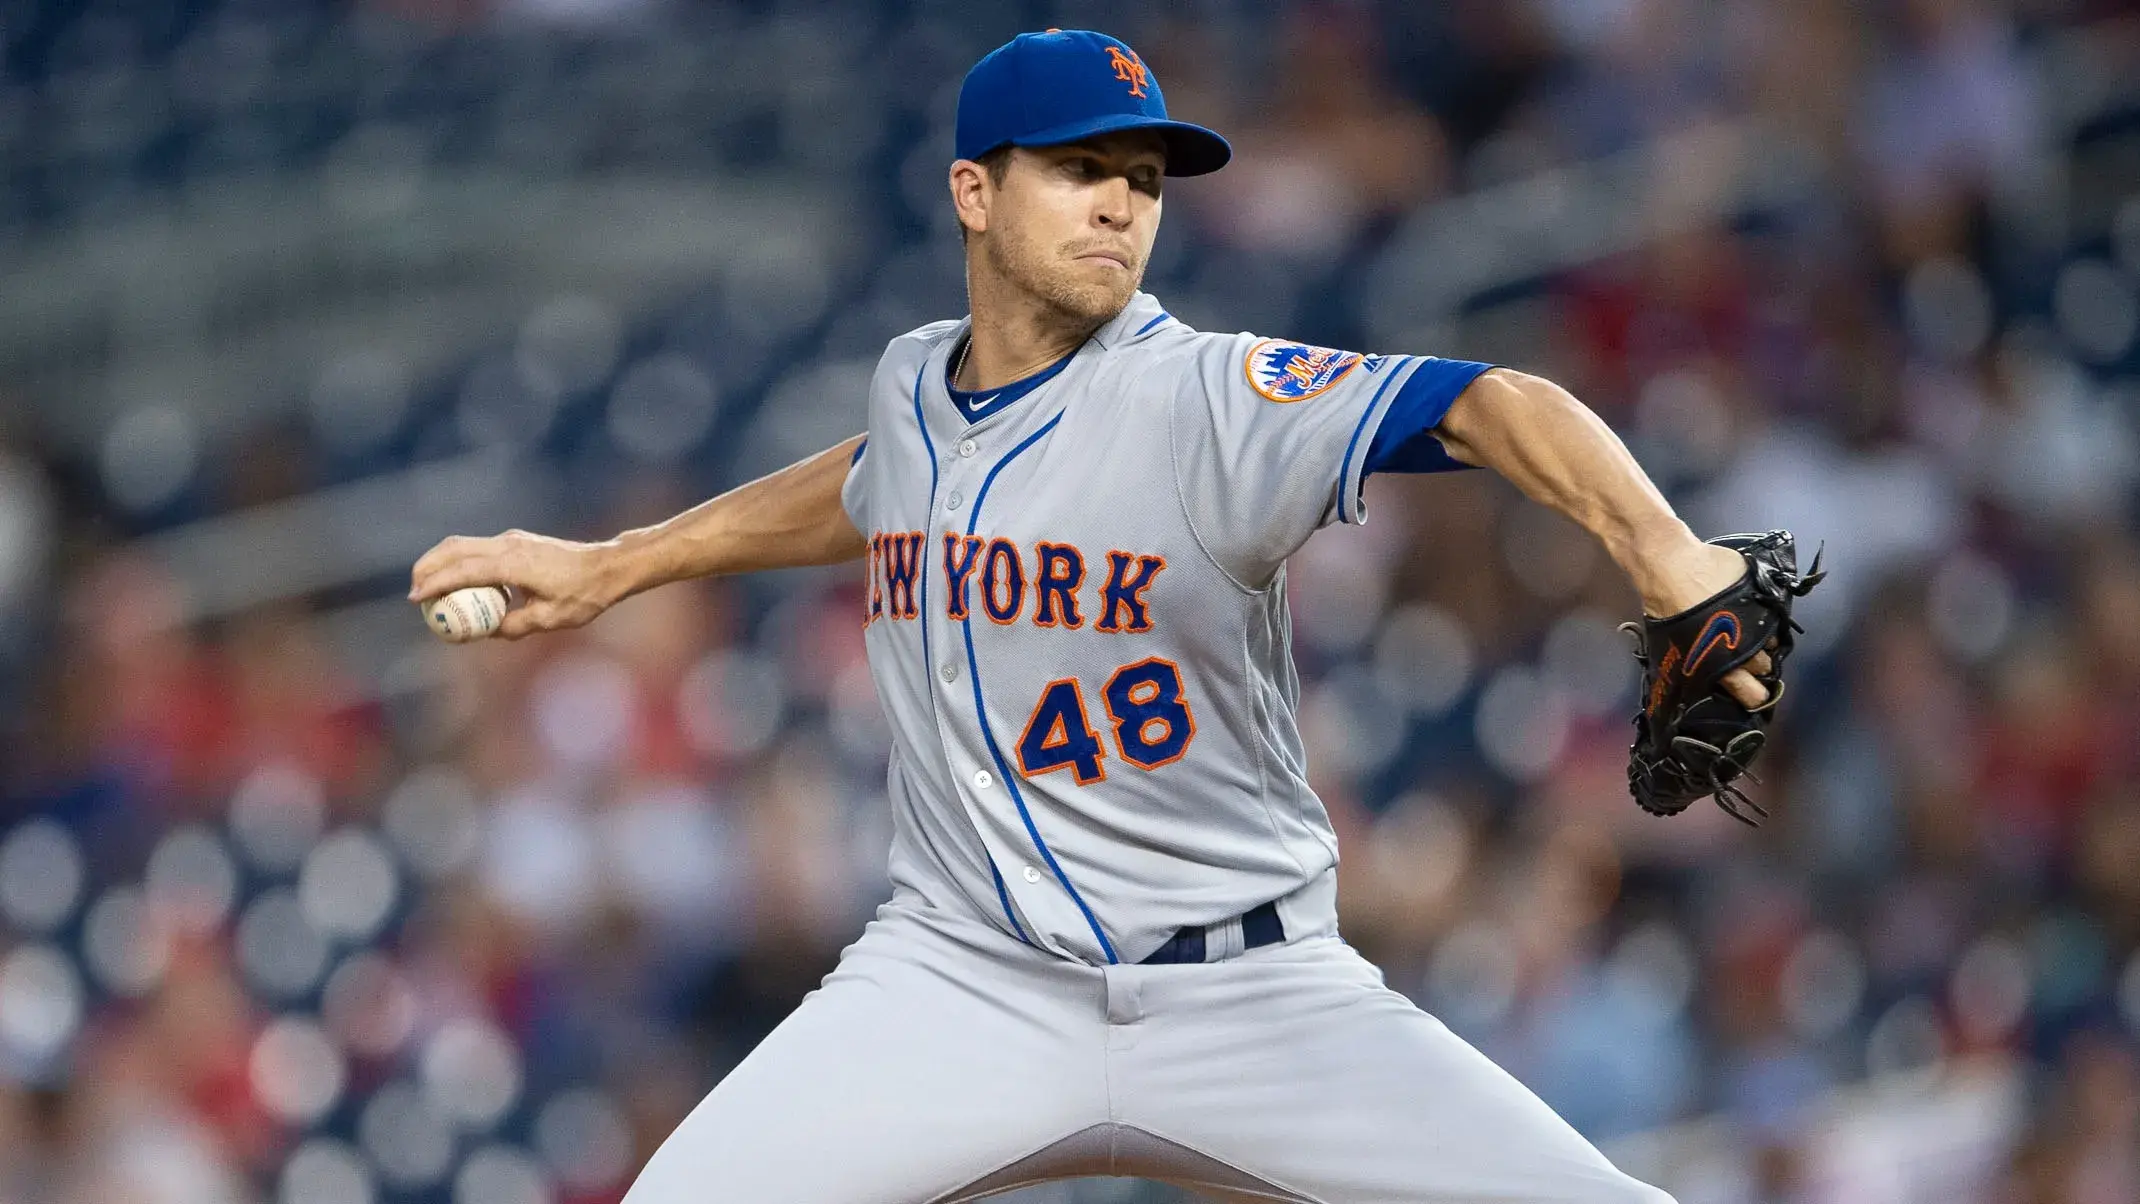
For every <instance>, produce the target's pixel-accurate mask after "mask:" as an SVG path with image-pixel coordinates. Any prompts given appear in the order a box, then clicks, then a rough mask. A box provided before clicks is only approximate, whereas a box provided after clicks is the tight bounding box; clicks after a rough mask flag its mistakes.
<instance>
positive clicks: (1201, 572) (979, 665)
mask: <svg viewBox="0 0 2140 1204" xmlns="http://www.w3.org/2000/svg"><path fill="white" fill-rule="evenodd" d="M964 330H965V323H964V322H943V323H938V324H935V325H932V326H925V327H923V328H921V329H919V330H916V331H914V332H913V333H911V334H908V335H905V336H902V337H900V338H898V339H895V340H894V341H893V342H892V344H891V346H890V348H889V349H888V350H887V351H886V352H885V355H884V358H883V360H882V362H881V363H880V364H879V366H878V368H877V372H876V375H875V378H874V380H873V381H872V383H871V386H870V398H869V437H868V442H867V444H866V445H865V446H864V448H863V452H862V454H861V456H860V457H859V458H858V459H857V460H856V462H855V464H854V466H853V468H852V469H851V471H850V475H849V478H848V480H847V483H846V488H845V491H844V497H843V500H844V504H845V506H846V508H847V511H848V514H849V516H850V517H851V518H852V519H853V520H854V523H855V526H856V528H857V529H858V530H861V531H863V532H865V533H867V534H868V536H869V541H870V549H871V551H870V571H869V591H868V600H867V607H868V611H867V614H866V615H865V622H866V624H867V635H866V640H867V645H868V651H869V661H870V668H871V671H872V672H873V674H874V675H875V678H876V683H877V691H878V696H879V697H880V699H881V700H882V702H883V706H884V710H885V713H886V714H887V715H888V716H889V717H890V721H891V728H892V733H893V753H892V761H891V769H890V777H889V786H890V794H891V799H892V803H893V807H894V811H895V814H896V817H897V818H896V827H895V832H896V835H895V838H894V842H893V848H892V877H893V881H894V884H895V886H896V887H897V888H898V889H900V890H903V891H912V892H914V893H916V894H918V895H920V896H921V897H923V898H924V899H926V900H928V901H929V902H931V903H933V904H937V905H940V906H947V907H960V908H967V909H971V910H972V911H973V912H974V913H975V914H981V915H986V916H988V917H989V918H990V919H991V920H992V921H993V922H995V923H997V924H999V925H1001V926H1002V927H1003V928H1004V929H1005V930H1006V931H1008V932H1011V933H1012V934H1014V935H1016V936H1017V937H1018V938H1019V939H1021V940H1024V941H1027V942H1029V943H1031V944H1034V945H1037V946H1039V947H1041V948H1043V949H1045V950H1048V951H1049V952H1051V953H1054V954H1056V955H1058V956H1061V957H1067V958H1073V959H1076V960H1079V961H1084V962H1089V963H1094V964H1107V963H1112V962H1121V961H1130V962H1134V961H1138V960H1140V959H1142V958H1143V957H1144V956H1145V955H1147V954H1149V953H1150V952H1151V951H1152V950H1153V949H1155V948H1156V947H1158V946H1159V945H1160V944H1161V943H1162V942H1164V941H1166V940H1167V939H1168V937H1169V936H1170V935H1172V934H1173V933H1174V932H1175V931H1176V930H1177V929H1179V928H1181V927H1182V926H1184V925H1192V924H1194V925H1203V924H1212V923H1215V922H1219V921H1223V920H1226V919H1228V918H1230V917H1234V916H1238V915H1240V914H1242V913H1243V912H1245V911H1247V910H1248V909H1250V908H1252V907H1255V906H1257V905H1259V904H1263V903H1267V902H1272V901H1274V900H1275V901H1278V903H1279V914H1280V916H1281V918H1282V920H1283V922H1284V927H1285V931H1286V932H1288V933H1300V934H1306V933H1313V932H1322V931H1329V930H1331V929H1332V928H1333V927H1334V924H1335V897H1334V891H1333V890H1332V889H1330V885H1329V884H1330V881H1331V876H1330V875H1329V874H1328V873H1327V871H1329V870H1330V869H1331V867H1332V866H1333V865H1334V864H1335V862H1336V859H1337V843H1336V838H1335V836H1334V834H1333V833H1332V831H1331V827H1330V820H1329V818H1328V816H1327V815H1326V814H1325V813H1324V810H1323V806H1322V803H1321V802H1320V801H1319V800H1318V799H1317V798H1316V796H1315V793H1314V791H1312V790H1311V789H1309V786H1308V779H1307V767H1306V765H1305V763H1304V759H1303V755H1302V749H1301V742H1300V736H1299V733H1298V731H1297V730H1296V727H1295V723H1294V704H1295V699H1296V694H1297V684H1298V683H1297V681H1296V679H1295V676H1294V670H1293V664H1292V657H1291V654H1290V652H1289V649H1288V646H1287V639H1288V636H1287V615H1286V601H1285V571H1284V567H1283V566H1284V563H1285V560H1286V558H1287V557H1288V556H1289V555H1291V554H1292V553H1293V552H1294V551H1295V550H1297V549H1298V548H1299V547H1300V545H1301V544H1302V542H1303V541H1305V540H1306V539H1307V538H1308V536H1309V535H1311V534H1313V533H1314V532H1315V530H1316V529H1317V528H1318V527H1320V526H1322V525H1324V524H1325V523H1328V522H1331V521H1338V522H1358V521H1360V520H1361V519H1362V518H1364V517H1365V514H1364V508H1363V506H1362V503H1361V498H1360V486H1361V483H1362V480H1363V477H1364V475H1365V461H1366V454H1365V453H1366V451H1367V448H1368V445H1369V442H1370V441H1371V440H1372V438H1373V435H1374V433H1375V432H1374V427H1375V424H1376V423H1377V421H1378V420H1379V418H1380V417H1381V414H1382V413H1383V412H1385V411H1386V409H1387V407H1388V404H1389V402H1390V400H1391V398H1392V397H1393V396H1394V395H1395V394H1397V393H1398V392H1399V391H1401V389H1402V386H1403V384H1404V382H1405V381H1406V380H1407V379H1408V378H1410V377H1411V376H1413V374H1415V373H1418V372H1421V371H1423V370H1427V369H1426V365H1428V364H1429V363H1430V362H1431V361H1428V360H1425V359H1423V358H1421V357H1411V356H1387V357H1385V356H1362V355H1356V354H1352V353H1349V352H1339V351H1332V350H1328V349H1324V348H1316V347H1309V346H1306V345H1303V344H1299V343H1292V342H1286V341H1283V340H1276V339H1259V338H1257V337H1255V336H1253V335H1247V334H1206V333H1201V332H1198V331H1195V330H1192V329H1190V328H1188V327H1187V326H1185V325H1183V324H1182V323H1181V322H1179V321H1176V320H1174V319H1173V318H1171V317H1169V316H1168V315H1167V314H1166V313H1165V312H1164V311H1163V310H1162V309H1161V308H1160V305H1159V303H1158V302H1157V301H1156V300H1154V299H1153V298H1152V297H1150V296H1149V295H1146V294H1142V293H1140V294H1137V296H1136V297H1135V299H1134V300H1132V301H1131V303H1130V304H1129V305H1128V306H1127V307H1126V308H1125V309H1124V311H1123V312H1122V313H1121V314H1120V315H1119V316H1117V317H1116V318H1115V319H1114V320H1113V321H1110V322H1108V323H1107V324H1106V325H1105V326H1104V327H1102V328H1101V329H1100V330H1099V331H1098V333H1096V334H1094V335H1093V337H1092V339H1091V341H1090V342H1089V343H1087V344H1086V345H1085V346H1084V347H1083V348H1082V349H1081V350H1080V351H1079V352H1077V353H1076V354H1075V355H1074V356H1073V357H1072V358H1071V359H1070V361H1069V362H1068V364H1067V365H1066V366H1065V367H1063V369H1062V370H1061V372H1060V373H1059V374H1058V375H1057V376H1056V377H1055V378H1054V379H1052V380H1051V381H1049V382H1048V383H1047V384H1046V385H1044V386H1042V387H1041V388H1039V389H1038V390H1037V391H1035V392H1034V393H1033V394H1032V395H1030V396H1027V397H1024V398H1022V399H1020V400H1019V401H1018V402H1017V403H1016V404H1015V405H1012V406H1010V407H1008V408H1007V409H1003V410H1001V411H999V412H996V413H993V414H989V415H987V416H986V417H983V418H981V419H980V420H979V421H977V422H972V423H971V424H969V423H968V421H967V418H966V416H965V414H964V413H963V412H962V411H961V410H960V409H959V408H958V407H956V406H954V405H953V403H952V401H951V398H950V397H949V395H948V392H947V389H946V387H945V375H946V374H945V367H946V364H947V361H948V359H949V357H950V355H951V354H952V351H953V348H954V347H955V346H956V345H957V344H958V343H959V341H960V338H961V336H962V335H963V333H964ZM1467 379H1468V378H1467ZM1214 952H1216V951H1214Z"/></svg>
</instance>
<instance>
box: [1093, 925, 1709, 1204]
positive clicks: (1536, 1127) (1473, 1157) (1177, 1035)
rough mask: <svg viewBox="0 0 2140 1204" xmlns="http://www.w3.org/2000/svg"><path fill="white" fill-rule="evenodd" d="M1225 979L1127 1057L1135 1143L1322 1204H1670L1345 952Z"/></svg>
mask: <svg viewBox="0 0 2140 1204" xmlns="http://www.w3.org/2000/svg"><path fill="white" fill-rule="evenodd" d="M1319 963H1320V964H1319ZM1205 968H1209V967H1205ZM1225 969H1226V971H1227V974H1226V976H1225V977H1226V981H1225V982H1223V983H1221V982H1213V983H1210V984H1199V986H1197V987H1193V988H1191V989H1190V990H1189V991H1188V992H1186V993H1185V997H1184V998H1183V999H1182V1000H1180V1001H1179V1002H1180V1003H1181V1004H1183V1005H1188V1004H1191V1001H1192V999H1196V997H1199V996H1201V997H1203V998H1201V999H1200V1000H1197V1001H1196V1002H1195V1003H1194V1004H1193V1006H1171V1005H1170V1006H1169V1007H1167V1008H1166V1009H1165V1011H1164V1012H1163V1013H1162V1014H1160V1015H1155V1016H1154V1017H1153V1020H1154V1021H1156V1025H1155V1030H1156V1031H1155V1032H1153V1033H1150V1034H1147V1037H1146V1039H1144V1040H1140V1043H1139V1052H1140V1055H1141V1056H1139V1057H1138V1058H1137V1059H1136V1065H1137V1075H1136V1080H1135V1083H1136V1095H1135V1097H1134V1100H1133V1108H1134V1113H1135V1116H1134V1120H1135V1123H1137V1124H1138V1125H1139V1126H1140V1127H1145V1128H1150V1129H1153V1130H1154V1131H1156V1132H1158V1133H1159V1134H1160V1135H1161V1136H1164V1137H1167V1138H1169V1139H1171V1140H1173V1141H1175V1142H1178V1143H1180V1144H1182V1145H1186V1146H1189V1147H1190V1148H1192V1149H1196V1150H1200V1151H1201V1152H1203V1153H1205V1154H1208V1155H1210V1156H1212V1157H1214V1158H1217V1159H1219V1160H1220V1161H1222V1162H1225V1163H1228V1164H1230V1165H1232V1166H1235V1167H1238V1168H1240V1169H1242V1170H1244V1171H1246V1172H1248V1173H1250V1174H1252V1175H1254V1176H1256V1177H1257V1178H1260V1179H1263V1180H1266V1181H1268V1182H1270V1183H1272V1184H1274V1185H1277V1186H1279V1187H1283V1188H1286V1189H1289V1190H1291V1191H1294V1192H1297V1193H1299V1194H1300V1195H1301V1196H1304V1197H1306V1198H1308V1199H1311V1200H1316V1201H1324V1202H1327V1204H1370V1202H1372V1204H1428V1202H1435V1204H1443V1202H1449V1204H1455V1202H1458V1201H1461V1202H1464V1204H1473V1202H1476V1201H1486V1200H1491V1201H1509V1202H1510V1204H1514V1202H1517V1201H1522V1202H1524V1204H1534V1202H1535V1204H1671V1197H1670V1196H1668V1195H1666V1194H1665V1193H1664V1192H1662V1191H1660V1190H1658V1189H1656V1188H1654V1187H1650V1186H1648V1185H1646V1184H1643V1183H1641V1182H1639V1181H1637V1180H1635V1179H1632V1178H1630V1177H1628V1176H1627V1175H1624V1174H1622V1173H1621V1172H1620V1171H1619V1170H1617V1169H1615V1168H1614V1167H1613V1165H1612V1164H1611V1163H1610V1162H1609V1161H1607V1160H1606V1158H1605V1156H1604V1155H1603V1154H1601V1153H1599V1152H1598V1150H1597V1148H1596V1147H1595V1146H1592V1145H1591V1144H1590V1143H1589V1142H1588V1141H1586V1140H1585V1139H1584V1138H1583V1137H1582V1135H1581V1134H1579V1133H1577V1132H1576V1131H1575V1130H1574V1129H1573V1128H1571V1127H1570V1126H1569V1125H1568V1124H1567V1122H1566V1121H1563V1120H1562V1119H1561V1118H1560V1117H1559V1116H1558V1115H1557V1114H1555V1113H1554V1112H1553V1110H1552V1109H1551V1108H1548V1107H1547V1106H1546V1105H1545V1103H1544V1102H1543V1101H1541V1100H1540V1099H1539V1098H1538V1097H1537V1096H1536V1095H1534V1094H1532V1093H1531V1091H1530V1090H1529V1089H1528V1088H1526V1087H1524V1086H1523V1084H1521V1083H1519V1082H1517V1081H1516V1079H1515V1078H1514V1077H1513V1076H1511V1075H1509V1074H1508V1073H1507V1072H1506V1071H1504V1070H1502V1069H1501V1068H1500V1067H1498V1066H1496V1065H1494V1064H1493V1063H1492V1062H1491V1061H1489V1060H1488V1059H1487V1058H1486V1057H1485V1055H1483V1054H1481V1053H1479V1052H1478V1051H1477V1050H1475V1049H1473V1048H1472V1047H1471V1046H1470V1045H1469V1044H1467V1043H1466V1042H1465V1041H1464V1040H1462V1039H1461V1038H1459V1037H1458V1036H1456V1034H1454V1033H1452V1032H1450V1031H1449V1030H1448V1029H1447V1028H1446V1027H1444V1026H1443V1025H1442V1023H1441V1022H1440V1021H1439V1020H1436V1019H1434V1018H1433V1017H1432V1016H1429V1015H1428V1014H1426V1013H1425V1012H1422V1011H1420V1010H1419V1009H1418V1008H1416V1007H1414V1006H1413V1005H1412V1004H1411V1002H1410V1001H1409V1000H1407V999H1405V998H1404V997H1403V996H1401V995H1399V994H1397V993H1396V992H1394V991H1390V990H1387V989H1385V988H1383V987H1382V986H1381V985H1380V980H1379V975H1377V974H1376V973H1375V971H1374V969H1373V967H1371V966H1369V965H1367V963H1366V962H1364V961H1362V960H1360V959H1359V958H1358V955H1357V954H1354V953H1352V951H1351V950H1350V949H1348V948H1345V947H1344V946H1342V945H1338V944H1337V943H1336V942H1331V943H1330V945H1329V947H1328V948H1327V949H1325V950H1323V951H1321V952H1320V953H1319V954H1316V955H1315V956H1313V957H1310V958H1309V959H1308V960H1306V961H1295V962H1282V963H1275V964H1267V965H1264V966H1258V965H1251V964H1247V963H1245V962H1244V963H1243V964H1240V965H1234V964H1227V965H1226V966H1225ZM1266 971H1267V972H1266ZM1170 1003H1171V1001H1170ZM1199 1013H1201V1020H1199ZM1151 1037H1158V1038H1159V1039H1158V1040H1156V1041H1154V1040H1151V1039H1150V1038H1151Z"/></svg>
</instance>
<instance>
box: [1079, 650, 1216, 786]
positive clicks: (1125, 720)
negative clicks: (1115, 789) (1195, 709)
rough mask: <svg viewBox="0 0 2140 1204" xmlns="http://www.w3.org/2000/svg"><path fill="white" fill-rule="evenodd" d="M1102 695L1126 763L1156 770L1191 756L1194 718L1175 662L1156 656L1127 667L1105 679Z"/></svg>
mask: <svg viewBox="0 0 2140 1204" xmlns="http://www.w3.org/2000/svg"><path fill="white" fill-rule="evenodd" d="M1102 694H1103V695H1104V696H1105V698H1106V699H1107V715H1108V717H1109V718H1111V719H1113V720H1114V721H1115V747H1116V748H1118V749H1120V750H1121V752H1122V759H1123V760H1125V761H1128V762H1129V763H1130V764H1132V765H1137V766H1140V767H1142V768H1144V769H1157V768H1159V767H1160V766H1162V765H1170V764H1172V763H1174V762H1176V761H1179V760H1181V759H1182V757H1184V756H1185V755H1187V754H1188V751H1189V741H1191V740H1193V739H1195V738H1196V717H1195V716H1194V715H1192V714H1190V712H1189V703H1188V700H1187V699H1185V698H1183V697H1182V689H1181V669H1180V668H1179V667H1177V666H1176V665H1175V664H1174V662H1173V661H1170V660H1166V659H1164V658H1162V657H1157V656H1153V657H1147V658H1145V659H1144V660H1141V661H1138V662H1137V663H1136V664H1133V665H1124V666H1122V667H1121V668H1120V669H1117V670H1115V675H1114V676H1113V677H1110V678H1108V679H1107V688H1106V689H1105V690H1104V691H1102Z"/></svg>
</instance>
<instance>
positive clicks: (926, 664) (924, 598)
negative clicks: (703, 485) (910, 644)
mask: <svg viewBox="0 0 2140 1204" xmlns="http://www.w3.org/2000/svg"><path fill="white" fill-rule="evenodd" d="M928 372H929V365H928V362H927V360H924V361H923V362H922V365H921V371H919V372H916V373H915V374H914V429H915V430H918V431H920V432H921V445H922V447H923V448H925V449H927V451H928V453H929V515H930V518H931V519H932V520H933V519H934V517H935V515H936V441H935V440H933V439H931V438H929V422H928V419H926V418H924V417H922V413H921V382H922V379H923V378H924V377H925V376H927V375H928ZM862 444H863V446H864V447H867V446H868V445H869V440H868V439H866V438H865V439H864V440H863V441H862ZM1012 454H1014V455H1015V454H1016V453H1015V452H1014V453H1012ZM861 458H862V453H861V450H860V449H857V450H856V451H855V459H857V460H859V459H861ZM991 475H993V474H991ZM981 487H982V489H983V490H986V489H987V488H988V486H987V483H986V482H983V483H982V486H981ZM921 553H922V554H921V671H922V674H923V676H922V680H923V681H927V680H928V674H929V673H930V672H931V669H930V666H931V665H932V664H934V663H935V660H936V658H935V657H934V656H932V655H930V652H929V619H930V616H931V612H930V610H929V549H928V548H927V547H926V546H924V547H923V548H922V550H921ZM932 688H933V687H932ZM930 705H931V707H932V709H933V707H934V706H935V703H934V702H933V701H932V702H931V704H930ZM982 722H983V723H984V724H985V723H986V722H987V721H986V720H985V719H984V720H983V721H982ZM981 855H982V856H983V857H987V858H988V874H989V876H990V877H992V878H994V879H995V880H996V896H997V897H998V898H1000V899H1002V900H1003V915H1004V917H1005V918H1007V919H1008V920H1010V922H1011V931H1012V932H1015V933H1017V934H1018V939H1019V940H1021V941H1025V943H1026V944H1028V945H1030V944H1032V943H1033V942H1032V941H1031V940H1028V939H1027V938H1026V935H1025V928H1024V926H1023V925H1021V924H1019V923H1018V915H1017V913H1016V912H1014V911H1012V910H1011V896H1010V892H1008V891H1006V890H1004V889H1003V875H1002V874H1001V873H1000V872H998V871H997V869H996V859H995V858H994V857H991V856H989V854H988V851H987V850H986V849H983V850H982V851H981Z"/></svg>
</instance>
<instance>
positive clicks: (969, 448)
mask: <svg viewBox="0 0 2140 1204" xmlns="http://www.w3.org/2000/svg"><path fill="white" fill-rule="evenodd" d="M980 450H981V445H980V444H978V443H975V442H974V441H973V440H971V439H961V440H959V454H960V455H962V456H964V457H966V458H967V459H969V460H971V459H973V454H974V453H975V452H977V451H980Z"/></svg>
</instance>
